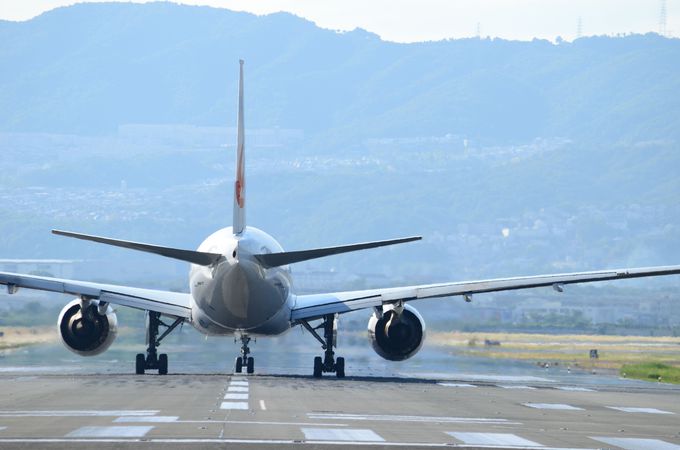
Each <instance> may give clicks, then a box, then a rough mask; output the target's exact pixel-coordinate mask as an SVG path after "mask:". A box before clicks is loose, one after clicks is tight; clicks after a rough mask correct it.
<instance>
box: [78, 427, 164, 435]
mask: <svg viewBox="0 0 680 450" xmlns="http://www.w3.org/2000/svg"><path fill="white" fill-rule="evenodd" d="M152 429H153V427H137V426H130V427H80V428H78V429H77V430H73V431H71V432H70V433H69V434H67V435H66V437H78V438H83V437H85V438H97V437H142V436H144V435H146V433H148V432H149V431H151V430H152Z"/></svg>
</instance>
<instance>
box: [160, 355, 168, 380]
mask: <svg viewBox="0 0 680 450" xmlns="http://www.w3.org/2000/svg"><path fill="white" fill-rule="evenodd" d="M167 374H168V355H167V354H165V353H161V354H160V355H159V356H158V375H167Z"/></svg>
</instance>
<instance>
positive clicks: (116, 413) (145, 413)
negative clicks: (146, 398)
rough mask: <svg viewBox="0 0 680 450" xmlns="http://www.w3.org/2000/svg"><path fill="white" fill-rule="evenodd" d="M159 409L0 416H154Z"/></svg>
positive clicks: (0, 413)
mask: <svg viewBox="0 0 680 450" xmlns="http://www.w3.org/2000/svg"><path fill="white" fill-rule="evenodd" d="M158 413H159V410H112V411H107V410H101V411H100V410H55V411H0V417H120V416H153V415H155V414H158Z"/></svg>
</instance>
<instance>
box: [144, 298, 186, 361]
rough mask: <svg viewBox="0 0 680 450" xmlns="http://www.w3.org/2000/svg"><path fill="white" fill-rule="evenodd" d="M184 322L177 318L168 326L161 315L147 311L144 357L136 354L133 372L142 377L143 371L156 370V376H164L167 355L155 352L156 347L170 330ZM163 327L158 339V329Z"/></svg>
mask: <svg viewBox="0 0 680 450" xmlns="http://www.w3.org/2000/svg"><path fill="white" fill-rule="evenodd" d="M182 322H184V319H183V318H181V317H178V318H177V319H175V321H174V322H173V323H171V324H170V325H166V324H165V323H163V322H162V321H161V314H160V313H158V312H155V311H149V312H148V315H147V322H146V344H147V346H148V347H147V348H146V356H145V355H144V353H137V358H136V359H135V372H136V373H137V375H142V374H143V373H144V371H145V370H158V375H165V374H167V373H168V355H166V354H165V353H161V354H160V355H159V354H158V352H157V351H156V347H158V346H159V345H161V341H162V340H163V338H165V336H167V335H168V334H170V332H171V331H172V330H174V329H175V328H177V325H179V324H181V323H182ZM161 325H162V326H164V327H165V328H166V330H165V331H164V332H163V334H161V335H160V337H158V327H159V326H161Z"/></svg>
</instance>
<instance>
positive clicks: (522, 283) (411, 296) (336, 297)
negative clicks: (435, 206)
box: [291, 266, 680, 321]
mask: <svg viewBox="0 0 680 450" xmlns="http://www.w3.org/2000/svg"><path fill="white" fill-rule="evenodd" d="M675 274H680V266H660V267H642V268H629V269H614V270H598V271H593V272H574V273H562V274H553V275H534V276H527V277H513V278H497V279H491V280H478V281H463V282H456V283H440V284H426V285H419V286H405V287H397V288H386V289H367V290H361V291H347V292H335V293H329V294H312V295H299V296H297V302H296V305H295V308H293V311H292V313H291V319H292V320H293V321H303V320H313V319H318V318H321V317H322V316H324V315H326V314H336V313H338V314H342V313H347V312H351V311H356V310H359V309H365V308H372V307H376V306H382V305H384V304H389V303H395V302H398V301H404V302H406V301H411V300H418V299H424V298H435V297H450V296H455V295H463V296H466V298H469V296H471V295H472V294H478V293H483V292H496V291H510V290H516V289H529V288H536V287H542V286H552V287H553V288H555V289H556V290H558V291H560V292H561V290H562V285H565V284H576V283H591V282H594V281H607V280H621V279H627V278H641V277H654V276H661V275H675Z"/></svg>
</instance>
